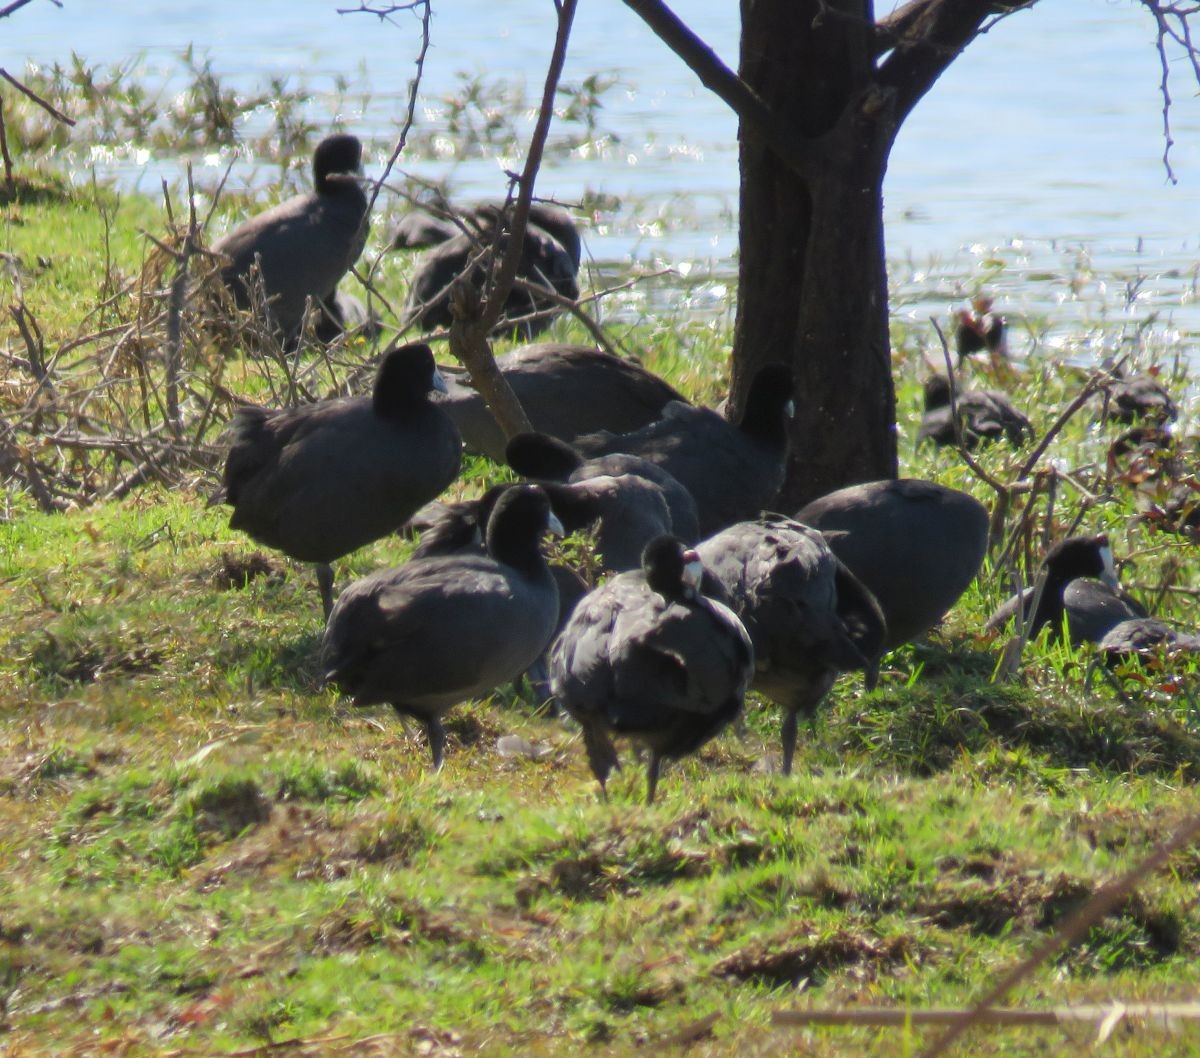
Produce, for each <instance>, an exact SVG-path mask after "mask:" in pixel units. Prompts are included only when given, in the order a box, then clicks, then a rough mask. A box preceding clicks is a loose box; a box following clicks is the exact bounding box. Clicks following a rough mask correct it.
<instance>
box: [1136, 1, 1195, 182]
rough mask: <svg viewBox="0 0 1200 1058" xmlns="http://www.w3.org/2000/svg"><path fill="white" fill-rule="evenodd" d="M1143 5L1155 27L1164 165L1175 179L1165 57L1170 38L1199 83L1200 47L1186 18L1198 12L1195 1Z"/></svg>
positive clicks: (1167, 63)
mask: <svg viewBox="0 0 1200 1058" xmlns="http://www.w3.org/2000/svg"><path fill="white" fill-rule="evenodd" d="M1142 4H1143V6H1144V7H1145V8H1146V10H1147V11H1149V12H1150V15H1151V17H1152V18H1153V19H1154V24H1155V27H1156V31H1157V37H1156V39H1155V47H1156V48H1157V49H1158V64H1159V69H1160V71H1161V76H1160V78H1159V82H1158V90H1159V94H1160V95H1161V96H1162V101H1163V105H1162V127H1163V154H1162V161H1163V168H1164V169H1166V171H1167V179H1168V180H1170V181H1171V183H1173V184H1174V183H1178V181H1177V180H1176V177H1175V170H1174V169H1173V168H1172V167H1171V148H1172V147H1173V146H1175V140H1174V137H1173V136H1172V135H1171V106H1172V105H1173V103H1174V100H1173V99H1172V97H1171V87H1170V78H1171V64H1170V60H1169V59H1168V57H1167V43H1168V42H1169V41H1170V42H1173V43H1174V44H1177V45H1178V46H1179V47H1180V48H1181V49H1182V50H1183V57H1184V58H1185V59H1186V60H1187V62H1188V64H1189V65H1190V66H1191V68H1192V78H1193V80H1195V81H1196V83H1197V84H1200V51H1197V47H1196V43H1195V42H1194V41H1193V39H1192V27H1191V24H1190V22H1189V21H1188V20H1189V19H1190V18H1191V17H1192V16H1193V15H1195V14H1197V13H1200V8H1197V7H1196V5H1195V4H1189V3H1179V2H1174V0H1142Z"/></svg>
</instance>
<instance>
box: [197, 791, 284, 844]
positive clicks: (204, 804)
mask: <svg viewBox="0 0 1200 1058" xmlns="http://www.w3.org/2000/svg"><path fill="white" fill-rule="evenodd" d="M192 804H193V806H194V808H195V810H196V814H197V822H198V824H199V829H201V830H215V831H217V832H219V833H221V834H224V835H225V836H227V837H233V836H235V835H237V834H240V833H241V832H242V831H243V830H245V829H246V828H247V827H252V826H256V825H258V824H259V823H265V822H266V821H267V820H268V819H270V818H271V807H272V806H271V802H270V801H269V800H268V799H267V798H266V797H265V796H264V795H263V792H262V791H261V790H260V789H259V788H258V784H257V783H255V782H254V781H253V780H251V779H242V780H238V781H236V782H226V783H221V784H220V785H218V786H214V787H212V788H211V789H208V790H203V791H201V792H200V793H199V794H198V795H197V796H196V797H195V799H194V800H193V802H192Z"/></svg>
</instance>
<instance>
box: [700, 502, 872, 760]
mask: <svg viewBox="0 0 1200 1058" xmlns="http://www.w3.org/2000/svg"><path fill="white" fill-rule="evenodd" d="M696 553H697V554H698V555H699V556H700V559H701V561H702V562H703V563H704V567H705V569H706V570H707V571H708V572H709V573H710V574H711V575H712V576H713V577H714V578H716V580H717V581H718V582H719V584H720V587H721V589H722V592H723V597H724V600H725V601H726V602H728V604H729V606H730V608H731V609H732V610H733V612H734V613H736V614H737V615H738V617H740V618H741V620H742V623H743V624H744V625H745V626H746V631H747V632H749V634H750V639H751V640H752V641H753V643H754V670H755V672H754V687H755V689H756V690H759V691H761V692H762V693H763V694H765V695H767V696H768V697H769V698H771V699H773V700H774V701H776V702H778V703H779V705H781V706H782V707H783V710H784V718H783V731H782V737H783V766H782V771H783V774H784V775H788V774H790V773H791V770H792V756H793V755H794V753H795V750H796V726H797V719H798V718H799V717H800V716H806V717H809V718H811V717H812V716H813V715H814V713H815V711H816V708H817V705H818V704H819V703H820V701H821V699H822V698H824V697H825V695H826V694H827V693H828V692H829V690H830V688H831V687H832V686H833V683H834V680H836V679H837V676H838V674H839V673H841V672H848V671H850V670H851V669H867V670H868V671H870V670H873V668H874V667H875V666H876V665H877V664H878V660H879V655H880V653H881V652H882V648H883V640H884V635H885V629H884V621H883V614H882V613H881V612H880V609H879V604H878V603H877V602H876V601H875V598H874V596H872V595H871V593H870V592H869V591H867V589H866V588H864V587H863V586H862V584H860V583H859V581H858V580H857V579H856V578H855V577H854V575H853V574H852V573H850V571H849V570H847V569H846V567H845V566H843V565H842V564H841V562H839V561H838V559H837V556H836V555H834V553H833V552H832V551H830V550H829V545H828V544H826V543H825V540H824V538H823V537H822V536H821V534H820V532H818V531H817V530H816V529H810V528H809V527H808V526H806V525H801V524H800V523H799V522H796V521H793V520H792V519H790V518H783V517H781V516H779V515H769V516H764V517H763V518H760V519H758V520H757V521H753V522H739V523H738V524H737V525H731V526H730V527H729V528H728V529H725V530H722V531H721V532H719V533H717V535H716V536H713V537H710V538H709V539H708V540H705V541H703V542H702V543H701V544H699V545H698V546H697V548H696ZM713 594H716V593H713Z"/></svg>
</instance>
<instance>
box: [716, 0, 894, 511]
mask: <svg viewBox="0 0 1200 1058" xmlns="http://www.w3.org/2000/svg"><path fill="white" fill-rule="evenodd" d="M820 13H821V5H820V4H819V3H818V2H817V0H802V2H800V3H779V2H773V0H743V2H742V50H741V70H740V73H741V77H742V79H743V80H744V81H746V82H747V84H748V85H749V86H750V88H751V89H752V90H754V91H755V92H756V93H757V94H758V95H760V96H761V97H762V98H763V99H764V100H765V101H766V103H767V104H768V106H770V107H771V108H772V109H773V110H774V111H775V112H776V113H777V115H780V116H782V117H783V118H784V119H785V120H786V121H788V122H789V123H790V124H792V125H793V126H794V127H795V128H796V129H797V131H798V133H799V134H801V135H803V136H804V137H805V138H806V139H807V140H808V141H809V146H810V150H811V151H813V152H815V153H816V155H817V158H818V161H817V164H816V166H815V167H814V169H813V171H812V172H810V173H803V172H798V171H797V170H796V169H795V168H793V167H791V166H789V165H787V164H786V163H785V162H783V161H782V160H781V158H780V157H779V155H778V154H777V153H776V152H774V151H772V150H771V149H770V146H769V145H768V144H767V143H766V142H765V141H764V140H763V139H762V138H761V136H760V135H759V133H758V130H757V129H755V128H751V127H748V126H747V125H746V124H745V123H743V125H742V128H741V130H740V133H739V139H740V146H741V154H740V163H741V165H740V167H741V211H740V221H739V239H740V247H741V254H740V258H739V277H738V278H739V281H738V312H737V325H736V333H735V338H734V355H733V379H732V391H733V401H732V405H733V408H734V410H735V414H736V413H737V411H738V410H740V408H741V404H742V401H743V399H744V397H745V394H746V390H747V389H748V387H749V384H750V381H751V380H752V379H753V377H754V375H755V373H756V372H757V371H758V369H759V368H760V367H762V366H763V365H764V364H767V363H771V362H773V361H781V362H783V363H788V364H791V365H792V369H793V372H794V374H795V379H796V417H795V418H794V419H793V421H792V424H791V428H790V431H789V432H790V436H791V447H792V455H791V460H790V463H789V466H788V474H787V480H786V481H785V483H784V487H783V492H782V494H781V496H780V501H779V504H778V505H779V507H780V508H781V509H782V510H785V511H790V510H796V509H798V508H799V507H800V506H802V505H803V504H804V503H806V502H808V501H809V500H811V499H814V498H816V497H817V496H821V495H824V494H825V493H827V492H830V491H832V490H833V489H835V488H840V487H841V486H843V485H849V484H852V483H855V482H859V481H871V480H875V479H879V478H888V477H895V476H896V473H897V460H896V434H895V417H896V415H895V413H896V404H895V393H894V390H893V386H892V374H891V357H890V350H889V342H888V307H887V275H886V271H885V264H884V261H885V258H884V243H883V176H884V172H885V171H886V168H887V157H888V151H889V150H890V148H891V144H892V140H893V137H894V135H895V128H896V126H895V118H894V109H895V108H894V106H893V95H892V93H891V92H890V91H889V90H887V89H884V88H880V87H878V86H877V85H876V83H875V60H874V42H873V31H872V28H871V27H872V19H873V12H872V9H871V3H870V2H869V0H857V2H855V0H843V2H842V3H839V4H837V6H836V10H835V11H830V12H828V13H827V14H825V15H824V16H823V17H820Z"/></svg>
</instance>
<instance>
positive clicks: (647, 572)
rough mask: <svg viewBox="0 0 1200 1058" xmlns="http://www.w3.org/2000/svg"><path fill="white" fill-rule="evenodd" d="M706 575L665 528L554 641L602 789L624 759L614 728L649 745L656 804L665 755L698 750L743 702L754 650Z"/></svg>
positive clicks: (566, 699)
mask: <svg viewBox="0 0 1200 1058" xmlns="http://www.w3.org/2000/svg"><path fill="white" fill-rule="evenodd" d="M702 575H703V569H702V567H701V565H700V559H699V556H698V555H697V554H696V552H695V551H692V550H690V549H688V548H686V547H685V545H684V544H683V542H682V541H681V540H679V539H677V538H676V537H672V536H661V537H659V538H658V539H656V540H653V541H651V542H650V543H649V544H648V545H647V547H646V550H645V552H644V553H643V555H642V568H641V570H639V571H635V572H630V573H622V574H620V575H619V576H616V577H613V578H612V579H611V580H608V581H606V582H605V583H604V584H603V585H601V586H600V587H599V588H597V589H596V590H595V591H592V592H590V593H589V594H588V595H586V596H585V597H584V598H583V600H582V601H581V602H580V603H579V605H578V606H577V607H576V608H575V613H574V614H573V615H572V617H571V620H570V621H569V622H568V623H567V627H566V628H564V629H563V632H562V634H561V635H560V636H559V638H558V641H557V643H556V644H555V646H554V650H553V652H552V654H551V660H550V684H551V688H552V690H553V692H554V694H555V696H556V697H557V699H558V701H559V702H560V703H561V704H562V705H563V707H564V708H565V709H566V710H567V712H569V713H570V714H571V715H572V716H573V717H574V718H575V719H576V720H577V721H579V724H580V725H581V726H582V728H583V740H584V745H585V746H586V748H587V756H588V763H589V765H590V766H591V769H592V774H593V775H595V777H596V779H597V781H598V782H599V783H600V788H601V790H602V791H604V790H605V789H606V784H607V781H608V774H609V772H610V771H611V770H612V768H613V767H614V766H615V765H617V753H616V749H615V748H614V747H613V744H612V736H613V735H624V736H627V737H629V738H632V739H634V740H635V741H637V742H640V743H642V744H643V745H645V746H646V748H647V749H648V750H649V751H650V762H649V765H648V767H647V772H646V781H647V786H646V802H647V804H649V803H652V802H653V801H654V795H655V791H656V789H657V786H658V774H659V769H660V767H661V765H662V761H663V758H670V759H677V758H679V757H682V756H684V755H686V754H688V753H694V752H695V751H696V750H697V749H699V748H700V747H701V746H702V745H704V743H705V742H707V741H708V740H709V739H711V738H712V737H714V736H715V735H716V734H718V733H719V732H720V731H721V730H722V729H723V728H724V727H725V726H726V725H727V724H728V723H729V722H730V721H732V720H733V719H734V718H735V717H736V716H737V715H738V714H739V713H740V712H741V710H742V704H743V701H744V699H745V695H746V688H747V687H748V686H749V684H750V679H751V677H752V676H753V674H754V648H753V646H752V645H751V643H750V637H749V636H748V635H747V633H746V629H745V628H744V627H743V626H742V623H741V621H739V620H738V619H737V616H736V615H735V614H734V613H733V612H732V611H731V610H730V609H729V608H728V607H726V606H725V605H723V604H722V603H719V602H716V601H715V600H713V599H708V598H705V597H704V596H703V595H701V594H700V590H699V585H700V580H701V577H702Z"/></svg>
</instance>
